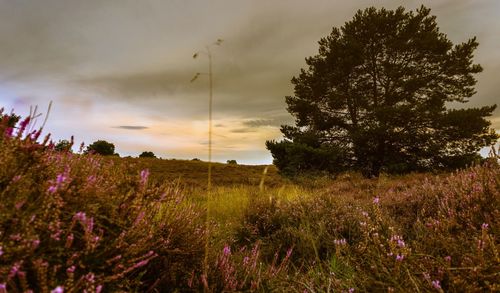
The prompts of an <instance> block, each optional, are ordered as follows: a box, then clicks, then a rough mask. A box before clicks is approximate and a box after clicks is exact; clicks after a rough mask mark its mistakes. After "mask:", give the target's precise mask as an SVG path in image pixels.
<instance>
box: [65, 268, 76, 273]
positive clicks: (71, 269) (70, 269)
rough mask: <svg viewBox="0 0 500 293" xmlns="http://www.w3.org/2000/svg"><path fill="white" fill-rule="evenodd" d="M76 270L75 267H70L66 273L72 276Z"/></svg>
mask: <svg viewBox="0 0 500 293" xmlns="http://www.w3.org/2000/svg"><path fill="white" fill-rule="evenodd" d="M75 269H76V268H75V266H70V267H69V268H67V269H66V272H67V273H68V274H72V273H74V272H75Z"/></svg>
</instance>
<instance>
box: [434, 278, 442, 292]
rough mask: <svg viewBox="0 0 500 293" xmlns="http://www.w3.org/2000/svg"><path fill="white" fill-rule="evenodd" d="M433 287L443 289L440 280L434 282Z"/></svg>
mask: <svg viewBox="0 0 500 293" xmlns="http://www.w3.org/2000/svg"><path fill="white" fill-rule="evenodd" d="M432 287H434V288H436V289H438V290H439V289H441V283H440V282H439V280H434V281H432Z"/></svg>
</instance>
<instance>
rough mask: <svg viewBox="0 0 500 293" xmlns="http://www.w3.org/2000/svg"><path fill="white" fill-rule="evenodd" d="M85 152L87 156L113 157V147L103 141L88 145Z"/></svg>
mask: <svg viewBox="0 0 500 293" xmlns="http://www.w3.org/2000/svg"><path fill="white" fill-rule="evenodd" d="M85 152H86V153H88V154H99V155H102V156H113V155H115V145H114V144H112V143H110V142H107V141H105V140H97V141H95V142H93V143H92V144H90V145H89V146H88V147H87V150H86V151H85Z"/></svg>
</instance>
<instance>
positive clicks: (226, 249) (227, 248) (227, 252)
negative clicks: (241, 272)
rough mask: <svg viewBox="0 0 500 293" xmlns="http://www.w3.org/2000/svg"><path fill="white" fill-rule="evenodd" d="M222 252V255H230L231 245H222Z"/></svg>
mask: <svg viewBox="0 0 500 293" xmlns="http://www.w3.org/2000/svg"><path fill="white" fill-rule="evenodd" d="M223 253H224V255H230V254H231V247H229V246H227V245H226V246H224V250H223Z"/></svg>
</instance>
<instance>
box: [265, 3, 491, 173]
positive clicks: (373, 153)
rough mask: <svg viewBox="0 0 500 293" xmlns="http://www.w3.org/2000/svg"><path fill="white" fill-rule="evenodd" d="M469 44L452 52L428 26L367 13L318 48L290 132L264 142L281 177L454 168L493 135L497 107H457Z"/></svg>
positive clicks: (415, 16)
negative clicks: (491, 119)
mask: <svg viewBox="0 0 500 293" xmlns="http://www.w3.org/2000/svg"><path fill="white" fill-rule="evenodd" d="M477 46H478V42H477V41H476V38H475V37H474V38H471V39H469V40H467V41H466V42H463V43H460V44H456V45H454V44H453V43H452V42H451V41H450V40H449V39H448V38H447V36H446V35H445V34H444V33H442V32H440V31H439V28H438V26H437V23H436V17H435V16H432V15H430V9H428V8H426V7H424V6H422V7H421V8H419V9H417V10H416V11H406V10H405V9H404V8H402V7H400V8H398V9H396V10H387V9H376V8H373V7H372V8H367V9H365V10H359V11H358V12H357V13H356V14H355V16H354V18H353V19H352V20H351V21H348V22H346V23H345V24H344V26H342V27H341V28H333V30H332V32H331V34H330V35H329V36H327V37H325V38H322V39H321V40H320V41H319V52H318V54H317V55H315V56H312V57H309V58H306V64H307V66H308V67H307V68H306V69H302V70H301V72H300V74H299V75H298V76H297V77H294V78H293V79H292V83H293V85H294V95H293V96H288V97H286V103H287V105H288V108H287V109H288V111H289V112H290V113H291V114H292V115H293V116H294V118H295V125H294V126H287V125H285V126H282V128H281V131H282V133H283V135H284V137H285V138H284V140H282V141H268V142H266V146H267V148H268V149H269V150H270V151H271V153H272V155H273V157H274V163H275V164H276V165H277V166H278V168H280V169H281V170H282V172H285V173H288V174H296V173H300V172H302V171H305V170H319V171H327V172H338V171H343V170H346V169H357V170H360V171H362V172H363V173H364V174H365V175H366V176H378V174H379V173H380V172H381V171H385V172H391V173H402V172H409V171H422V170H429V169H438V168H456V167H461V166H465V165H466V164H469V163H471V162H472V161H473V160H475V159H476V158H477V157H478V154H477V153H478V151H479V149H480V148H481V147H482V146H484V145H488V144H492V143H493V142H494V141H495V140H496V139H497V135H496V134H495V133H494V131H493V130H492V129H490V123H489V122H488V121H487V120H486V119H485V118H486V117H488V116H490V115H491V114H492V112H493V110H494V109H495V107H496V105H493V106H485V107H481V108H466V109H465V108H460V107H458V106H457V105H458V104H460V103H466V102H467V101H468V100H469V98H471V97H472V96H473V95H474V94H475V89H474V86H475V84H476V79H475V77H474V75H475V74H477V73H479V72H481V71H482V68H481V66H480V65H479V64H475V63H474V62H473V53H474V50H475V49H476V48H477Z"/></svg>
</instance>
